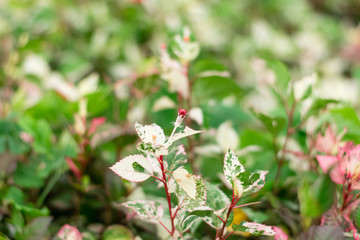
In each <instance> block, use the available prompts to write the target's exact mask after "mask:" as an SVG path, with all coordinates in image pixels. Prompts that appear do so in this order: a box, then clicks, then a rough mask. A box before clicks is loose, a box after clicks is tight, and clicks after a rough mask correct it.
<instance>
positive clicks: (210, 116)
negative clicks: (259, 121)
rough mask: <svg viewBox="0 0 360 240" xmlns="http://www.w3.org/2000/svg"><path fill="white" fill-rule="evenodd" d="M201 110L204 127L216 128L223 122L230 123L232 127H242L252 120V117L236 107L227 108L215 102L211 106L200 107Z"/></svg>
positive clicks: (239, 107)
mask: <svg viewBox="0 0 360 240" xmlns="http://www.w3.org/2000/svg"><path fill="white" fill-rule="evenodd" d="M201 109H202V110H203V113H204V125H205V127H213V128H217V127H218V126H219V125H220V124H222V123H223V122H225V121H231V122H232V123H233V124H234V127H242V126H244V124H248V123H250V122H251V121H252V120H253V118H252V116H251V115H250V114H248V113H246V112H245V111H244V110H243V109H242V108H241V106H238V105H233V106H227V105H224V104H222V103H219V102H215V103H214V104H213V105H205V104H204V105H201Z"/></svg>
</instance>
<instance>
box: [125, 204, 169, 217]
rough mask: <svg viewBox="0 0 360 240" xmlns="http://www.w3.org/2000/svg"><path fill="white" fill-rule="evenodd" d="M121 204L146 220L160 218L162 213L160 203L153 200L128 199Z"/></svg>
mask: <svg viewBox="0 0 360 240" xmlns="http://www.w3.org/2000/svg"><path fill="white" fill-rule="evenodd" d="M121 205H122V206H124V207H128V208H131V209H133V210H134V211H135V212H136V213H137V215H138V216H139V217H141V218H144V219H147V220H160V219H161V218H162V216H163V213H164V210H163V207H162V205H161V204H160V203H157V202H153V201H145V200H138V201H129V202H124V203H122V204H121Z"/></svg>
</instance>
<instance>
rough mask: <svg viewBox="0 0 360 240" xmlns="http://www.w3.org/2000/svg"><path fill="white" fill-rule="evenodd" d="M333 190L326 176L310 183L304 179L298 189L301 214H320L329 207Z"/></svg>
mask: <svg viewBox="0 0 360 240" xmlns="http://www.w3.org/2000/svg"><path fill="white" fill-rule="evenodd" d="M334 190H335V187H334V184H333V183H332V182H331V180H330V179H329V178H328V177H320V178H318V179H317V180H316V181H315V182H314V184H312V185H310V183H309V182H308V181H305V180H304V181H303V182H302V184H301V185H300V187H299V189H298V197H299V201H300V212H301V214H302V215H303V216H304V217H306V218H315V217H319V216H321V215H322V214H323V213H324V212H326V211H327V210H328V209H329V208H330V207H331V205H332V203H333V194H334V193H333V192H334Z"/></svg>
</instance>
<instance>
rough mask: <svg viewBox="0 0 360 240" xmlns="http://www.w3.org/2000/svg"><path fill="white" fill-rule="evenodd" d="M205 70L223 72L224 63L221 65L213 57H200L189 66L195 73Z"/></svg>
mask: <svg viewBox="0 0 360 240" xmlns="http://www.w3.org/2000/svg"><path fill="white" fill-rule="evenodd" d="M206 71H216V72H225V71H227V69H226V67H225V66H224V65H221V64H220V63H218V62H217V61H215V60H214V59H202V60H199V61H196V63H195V64H194V66H193V67H192V68H191V72H193V73H194V74H197V75H198V74H201V73H203V72H206Z"/></svg>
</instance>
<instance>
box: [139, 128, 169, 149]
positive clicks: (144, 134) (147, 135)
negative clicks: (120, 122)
mask: <svg viewBox="0 0 360 240" xmlns="http://www.w3.org/2000/svg"><path fill="white" fill-rule="evenodd" d="M135 129H136V132H137V134H138V135H139V137H140V139H141V140H142V141H143V142H144V143H150V144H152V146H153V147H157V146H162V145H164V143H165V140H166V137H165V134H164V131H163V130H162V128H161V127H160V126H158V125H157V124H155V123H153V124H151V125H144V126H143V125H142V124H139V123H137V122H136V123H135Z"/></svg>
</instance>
